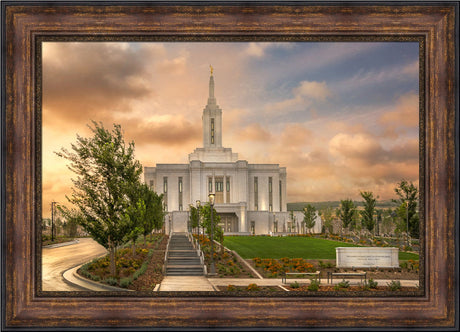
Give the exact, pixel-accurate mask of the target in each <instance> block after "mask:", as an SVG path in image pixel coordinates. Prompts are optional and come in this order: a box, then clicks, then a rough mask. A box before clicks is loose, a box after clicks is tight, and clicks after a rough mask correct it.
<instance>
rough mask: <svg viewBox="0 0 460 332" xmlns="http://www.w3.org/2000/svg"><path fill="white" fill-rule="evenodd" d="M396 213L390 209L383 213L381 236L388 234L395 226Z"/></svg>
mask: <svg viewBox="0 0 460 332" xmlns="http://www.w3.org/2000/svg"><path fill="white" fill-rule="evenodd" d="M395 219H396V212H395V211H393V210H392V209H391V208H388V209H386V210H385V211H384V212H383V219H382V233H383V234H390V233H391V231H392V229H393V227H394V225H395V224H396V221H395Z"/></svg>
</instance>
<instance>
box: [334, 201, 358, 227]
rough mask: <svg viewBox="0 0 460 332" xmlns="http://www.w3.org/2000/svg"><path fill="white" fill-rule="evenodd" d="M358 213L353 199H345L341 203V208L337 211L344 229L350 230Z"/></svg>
mask: <svg viewBox="0 0 460 332" xmlns="http://www.w3.org/2000/svg"><path fill="white" fill-rule="evenodd" d="M355 211H356V206H355V204H354V203H353V201H352V200H351V199H345V200H341V201H340V208H339V209H337V211H336V213H337V216H338V217H339V218H340V220H341V221H342V225H343V227H344V228H348V227H349V226H350V225H352V223H353V220H354V215H355Z"/></svg>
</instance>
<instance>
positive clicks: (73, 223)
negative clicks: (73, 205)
mask: <svg viewBox="0 0 460 332" xmlns="http://www.w3.org/2000/svg"><path fill="white" fill-rule="evenodd" d="M56 210H57V212H58V213H59V214H60V215H62V216H64V217H65V219H66V222H65V223H64V231H65V233H66V235H67V236H69V237H75V236H77V229H78V225H80V224H81V223H82V219H83V215H82V214H81V213H80V211H79V210H76V209H68V208H67V207H66V206H64V205H61V204H57V205H56Z"/></svg>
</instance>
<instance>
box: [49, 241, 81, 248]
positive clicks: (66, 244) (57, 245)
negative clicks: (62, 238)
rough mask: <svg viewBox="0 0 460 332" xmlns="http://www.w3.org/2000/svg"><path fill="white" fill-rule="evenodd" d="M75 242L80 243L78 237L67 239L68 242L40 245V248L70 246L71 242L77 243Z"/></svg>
mask: <svg viewBox="0 0 460 332" xmlns="http://www.w3.org/2000/svg"><path fill="white" fill-rule="evenodd" d="M77 243H80V241H79V240H78V239H77V240H73V241H69V242H62V243H56V244H50V245H47V246H44V247H42V249H53V248H59V247H65V246H70V245H72V244H77Z"/></svg>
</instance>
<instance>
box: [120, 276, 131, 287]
mask: <svg viewBox="0 0 460 332" xmlns="http://www.w3.org/2000/svg"><path fill="white" fill-rule="evenodd" d="M129 285H131V279H130V278H123V279H121V280H120V286H121V287H123V288H128V286H129Z"/></svg>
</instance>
